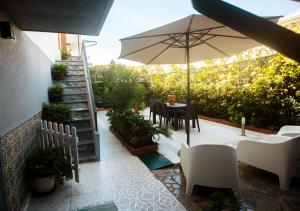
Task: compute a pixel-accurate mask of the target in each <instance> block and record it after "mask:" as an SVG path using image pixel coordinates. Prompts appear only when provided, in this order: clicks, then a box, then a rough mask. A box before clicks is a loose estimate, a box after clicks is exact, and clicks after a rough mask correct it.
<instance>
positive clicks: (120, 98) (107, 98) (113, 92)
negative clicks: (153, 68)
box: [91, 64, 149, 112]
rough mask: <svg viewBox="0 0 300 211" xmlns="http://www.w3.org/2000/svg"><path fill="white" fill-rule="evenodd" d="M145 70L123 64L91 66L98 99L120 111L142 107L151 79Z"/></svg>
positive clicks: (94, 88) (95, 93)
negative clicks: (148, 78)
mask: <svg viewBox="0 0 300 211" xmlns="http://www.w3.org/2000/svg"><path fill="white" fill-rule="evenodd" d="M143 76H146V75H145V72H142V70H141V71H139V72H137V71H136V70H134V69H131V68H126V67H125V66H123V65H116V64H112V65H109V66H96V67H93V68H91V80H92V85H93V90H94V95H95V98H96V101H103V102H104V104H105V106H107V107H111V108H112V109H113V110H118V111H120V112H122V111H124V110H127V109H128V108H132V107H140V108H142V107H143V106H144V105H145V101H147V96H148V93H147V88H148V89H149V84H148V83H149V80H147V78H146V77H143Z"/></svg>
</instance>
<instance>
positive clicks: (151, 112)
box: [149, 99, 160, 120]
mask: <svg viewBox="0 0 300 211" xmlns="http://www.w3.org/2000/svg"><path fill="white" fill-rule="evenodd" d="M155 102H160V100H159V99H150V113H149V120H150V119H151V114H152V115H153V113H154V111H155Z"/></svg>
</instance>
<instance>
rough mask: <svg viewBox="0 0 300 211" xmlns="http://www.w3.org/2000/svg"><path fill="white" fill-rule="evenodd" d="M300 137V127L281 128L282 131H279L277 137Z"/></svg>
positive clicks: (287, 126) (288, 126) (286, 126)
mask: <svg viewBox="0 0 300 211" xmlns="http://www.w3.org/2000/svg"><path fill="white" fill-rule="evenodd" d="M293 134H294V135H295V136H297V135H300V126H298V125H285V126H283V127H281V128H280V130H279V131H278V133H277V135H281V136H282V135H283V136H284V135H288V136H292V135H293Z"/></svg>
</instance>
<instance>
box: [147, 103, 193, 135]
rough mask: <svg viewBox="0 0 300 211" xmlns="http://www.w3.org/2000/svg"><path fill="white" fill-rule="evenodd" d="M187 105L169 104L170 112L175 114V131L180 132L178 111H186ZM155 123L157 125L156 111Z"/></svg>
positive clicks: (154, 115)
mask: <svg viewBox="0 0 300 211" xmlns="http://www.w3.org/2000/svg"><path fill="white" fill-rule="evenodd" d="M186 106H187V104H185V103H175V104H173V105H171V104H169V103H167V107H168V111H170V112H173V114H174V125H173V126H174V130H175V131H176V130H178V111H182V110H185V108H186ZM153 123H154V124H156V110H155V109H154V111H153Z"/></svg>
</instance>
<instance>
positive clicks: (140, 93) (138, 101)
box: [132, 83, 147, 109]
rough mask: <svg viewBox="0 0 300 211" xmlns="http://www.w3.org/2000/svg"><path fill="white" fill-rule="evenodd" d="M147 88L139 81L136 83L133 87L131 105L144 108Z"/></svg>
mask: <svg viewBox="0 0 300 211" xmlns="http://www.w3.org/2000/svg"><path fill="white" fill-rule="evenodd" d="M146 93H147V90H146V88H145V86H144V85H143V84H141V83H138V84H136V86H135V88H134V97H133V99H132V105H133V106H134V107H136V108H137V109H143V108H145V101H146Z"/></svg>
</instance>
